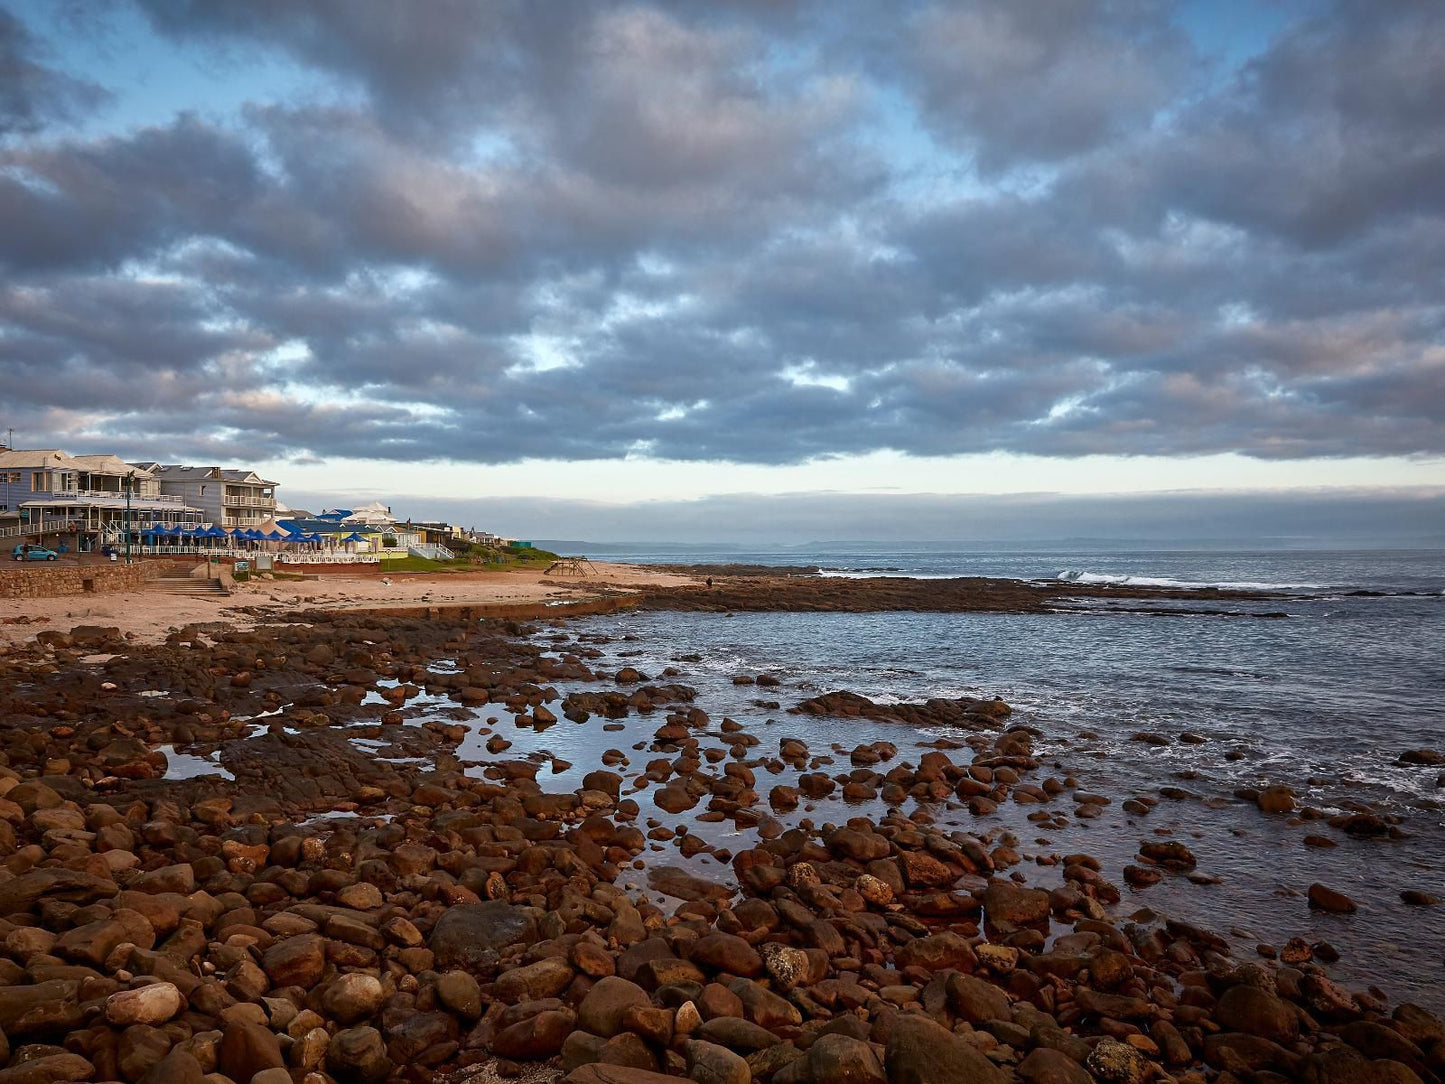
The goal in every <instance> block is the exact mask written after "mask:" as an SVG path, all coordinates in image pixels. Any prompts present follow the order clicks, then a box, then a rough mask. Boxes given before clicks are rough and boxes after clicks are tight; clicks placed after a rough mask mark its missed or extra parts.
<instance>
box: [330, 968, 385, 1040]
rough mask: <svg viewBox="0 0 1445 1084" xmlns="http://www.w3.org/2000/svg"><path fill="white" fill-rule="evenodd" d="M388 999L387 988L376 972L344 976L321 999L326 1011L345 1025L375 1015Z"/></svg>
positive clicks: (353, 973) (355, 972)
mask: <svg viewBox="0 0 1445 1084" xmlns="http://www.w3.org/2000/svg"><path fill="white" fill-rule="evenodd" d="M385 1000H386V991H385V990H384V989H383V988H382V985H381V980H380V979H378V978H377V977H376V976H375V975H367V974H364V973H362V972H360V971H353V972H351V973H349V974H346V975H342V976H340V977H338V978H337V979H336V981H335V982H333V983H332V984H331V985H330V986H328V987H326V993H325V995H324V996H323V997H322V999H321V1003H322V1005H323V1006H324V1007H325V1009H326V1013H327V1015H328V1016H330V1017H331V1018H332V1019H334V1020H336V1021H337V1022H338V1023H340V1024H341V1025H342V1026H343V1027H349V1026H350V1025H352V1024H355V1023H357V1022H359V1021H361V1020H365V1019H367V1018H369V1017H370V1016H372V1015H374V1014H375V1013H376V1011H377V1010H378V1009H380V1008H381V1005H382V1002H384V1001H385Z"/></svg>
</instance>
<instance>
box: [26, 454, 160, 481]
mask: <svg viewBox="0 0 1445 1084" xmlns="http://www.w3.org/2000/svg"><path fill="white" fill-rule="evenodd" d="M26 468H28V469H31V470H74V471H85V472H87V473H90V474H116V475H121V476H124V475H127V474H130V473H131V472H132V471H134V472H135V476H136V477H137V478H149V477H151V474H150V472H149V471H147V470H144V469H142V468H140V467H134V466H132V465H131V464H129V463H127V462H125V461H124V460H123V459H121V458H120V457H119V456H114V455H67V454H66V453H65V452H62V451H61V450H60V449H59V448H32V449H24V448H22V449H15V450H10V451H3V452H0V469H3V470H21V469H26Z"/></svg>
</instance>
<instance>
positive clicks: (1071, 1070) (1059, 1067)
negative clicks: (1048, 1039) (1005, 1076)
mask: <svg viewBox="0 0 1445 1084" xmlns="http://www.w3.org/2000/svg"><path fill="white" fill-rule="evenodd" d="M1018 1076H1019V1079H1020V1080H1023V1081H1025V1082H1026V1084H1094V1078H1093V1077H1092V1076H1090V1075H1089V1073H1088V1071H1087V1070H1085V1068H1084V1067H1083V1066H1082V1065H1080V1064H1079V1063H1078V1062H1076V1061H1075V1060H1074V1059H1073V1058H1071V1057H1069V1056H1068V1055H1067V1054H1064V1053H1062V1052H1061V1051H1058V1050H1051V1049H1049V1048H1048V1047H1046V1046H1040V1047H1036V1048H1035V1049H1033V1050H1032V1051H1030V1052H1029V1056H1028V1057H1026V1058H1024V1060H1023V1061H1021V1062H1019V1067H1018Z"/></svg>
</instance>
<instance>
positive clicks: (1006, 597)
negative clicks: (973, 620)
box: [641, 565, 1291, 617]
mask: <svg viewBox="0 0 1445 1084" xmlns="http://www.w3.org/2000/svg"><path fill="white" fill-rule="evenodd" d="M650 567H652V568H653V569H654V570H655V571H659V572H661V571H668V572H673V573H686V574H687V575H689V576H691V577H693V578H694V579H705V583H704V584H701V585H698V584H693V585H686V586H676V585H673V586H665V587H664V586H646V587H643V588H642V591H641V594H642V603H641V605H642V607H643V608H644V609H653V610H674V611H683V612H710V613H725V612H747V611H752V612H758V611H767V612H772V611H787V610H792V611H798V612H814V613H818V612H838V613H844V612H846V613H875V612H883V611H894V610H914V611H919V612H939V613H1049V612H1055V611H1059V610H1070V609H1079V608H1083V607H1090V608H1097V607H1099V606H1103V607H1107V608H1110V609H1114V610H1117V611H1119V612H1123V613H1127V612H1144V613H1169V614H1175V615H1179V614H1194V615H1208V616H1218V615H1221V614H1234V613H1238V614H1239V615H1240V616H1250V617H1284V616H1285V615H1284V614H1283V613H1282V612H1280V611H1277V610H1273V611H1269V612H1259V611H1257V610H1252V609H1236V608H1234V607H1229V606H1226V607H1224V608H1221V605H1220V604H1229V603H1254V602H1261V601H1271V602H1279V601H1285V600H1287V599H1289V598H1290V597H1291V596H1289V595H1284V594H1279V593H1276V592H1261V591H1242V590H1228V589H1224V588H1217V587H1205V588H1197V589H1188V590H1184V589H1179V588H1170V587H1149V586H1135V585H1127V586H1125V585H1108V584H1084V583H1063V582H1058V581H1053V580H1010V579H997V578H991V577H985V576H958V577H949V578H940V579H923V578H919V577H912V576H886V575H879V576H858V577H852V576H822V575H819V574H818V573H817V572H816V570H812V569H804V568H792V569H778V568H768V567H766V566H755V565H657V566H650ZM1168 603H1186V604H1187V605H1185V606H1171V607H1169V608H1164V606H1163V605H1161V604H1168Z"/></svg>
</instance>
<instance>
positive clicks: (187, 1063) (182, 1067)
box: [140, 1047, 205, 1084]
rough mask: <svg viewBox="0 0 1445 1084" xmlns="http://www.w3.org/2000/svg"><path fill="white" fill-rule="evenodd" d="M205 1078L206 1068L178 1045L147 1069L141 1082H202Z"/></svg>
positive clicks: (166, 1083)
mask: <svg viewBox="0 0 1445 1084" xmlns="http://www.w3.org/2000/svg"><path fill="white" fill-rule="evenodd" d="M204 1079H205V1070H204V1069H202V1067H201V1063H200V1062H199V1061H197V1060H196V1056H195V1055H194V1054H192V1053H191V1052H190V1051H189V1050H182V1049H181V1048H179V1047H176V1048H173V1049H172V1050H171V1052H170V1053H169V1054H167V1055H166V1056H165V1057H163V1058H162V1059H161V1060H160V1061H158V1062H156V1063H155V1064H154V1065H152V1066H151V1067H150V1068H149V1069H148V1070H146V1074H145V1076H143V1077H141V1078H140V1084H202V1082H203V1081H204Z"/></svg>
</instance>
